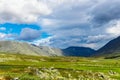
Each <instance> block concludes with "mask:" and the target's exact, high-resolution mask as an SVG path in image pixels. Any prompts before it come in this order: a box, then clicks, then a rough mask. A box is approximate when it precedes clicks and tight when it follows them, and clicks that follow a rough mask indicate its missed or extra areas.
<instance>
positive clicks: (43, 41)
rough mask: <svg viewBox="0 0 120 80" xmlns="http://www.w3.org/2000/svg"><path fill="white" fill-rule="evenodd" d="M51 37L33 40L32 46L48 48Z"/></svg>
mask: <svg viewBox="0 0 120 80" xmlns="http://www.w3.org/2000/svg"><path fill="white" fill-rule="evenodd" d="M51 39H52V37H48V38H44V39H39V40H35V41H34V42H33V44H36V45H38V46H50V44H51V41H50V40H51Z"/></svg>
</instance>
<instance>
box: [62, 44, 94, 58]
mask: <svg viewBox="0 0 120 80" xmlns="http://www.w3.org/2000/svg"><path fill="white" fill-rule="evenodd" d="M63 53H64V55H65V56H83V57H89V56H91V55H93V54H94V53H95V50H93V49H91V48H86V47H75V46H71V47H68V48H66V49H63Z"/></svg>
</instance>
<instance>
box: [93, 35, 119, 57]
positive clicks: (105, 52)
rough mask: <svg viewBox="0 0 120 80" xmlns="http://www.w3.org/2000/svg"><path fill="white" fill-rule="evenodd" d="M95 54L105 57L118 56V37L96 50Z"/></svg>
mask: <svg viewBox="0 0 120 80" xmlns="http://www.w3.org/2000/svg"><path fill="white" fill-rule="evenodd" d="M95 56H105V57H115V56H116V57H117V56H118V57H119V56H120V37H117V38H115V39H113V40H111V41H110V42H108V43H107V44H106V45H105V46H103V47H102V48H100V49H99V50H98V51H96V55H95Z"/></svg>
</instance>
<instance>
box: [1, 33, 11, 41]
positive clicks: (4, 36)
mask: <svg viewBox="0 0 120 80" xmlns="http://www.w3.org/2000/svg"><path fill="white" fill-rule="evenodd" d="M11 36H13V35H12V34H5V33H0V40H6V39H10V38H11Z"/></svg>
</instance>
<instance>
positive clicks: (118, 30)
mask: <svg viewBox="0 0 120 80" xmlns="http://www.w3.org/2000/svg"><path fill="white" fill-rule="evenodd" d="M108 25H109V27H108V28H107V29H106V32H107V33H109V34H111V35H114V36H119V35H120V21H118V20H117V21H116V20H115V21H112V22H110V23H109V24H108Z"/></svg>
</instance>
